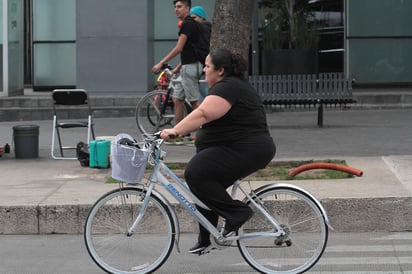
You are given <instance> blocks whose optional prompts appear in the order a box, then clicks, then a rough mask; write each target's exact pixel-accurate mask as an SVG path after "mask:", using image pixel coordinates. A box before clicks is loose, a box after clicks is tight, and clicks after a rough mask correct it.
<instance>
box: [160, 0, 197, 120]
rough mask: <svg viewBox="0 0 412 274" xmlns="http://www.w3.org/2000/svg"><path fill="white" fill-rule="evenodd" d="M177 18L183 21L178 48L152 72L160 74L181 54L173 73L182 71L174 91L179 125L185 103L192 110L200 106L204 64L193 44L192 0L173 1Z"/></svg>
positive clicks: (176, 117)
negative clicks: (200, 86)
mask: <svg viewBox="0 0 412 274" xmlns="http://www.w3.org/2000/svg"><path fill="white" fill-rule="evenodd" d="M173 4H174V9H175V13H176V17H177V18H178V19H179V20H181V21H182V25H181V27H180V29H179V33H178V34H179V38H178V41H177V43H176V46H175V47H174V48H173V49H172V50H171V51H170V52H169V53H168V54H167V55H166V56H165V57H164V58H163V59H162V60H161V61H160V62H159V63H157V64H156V65H154V66H153V68H152V72H153V73H155V72H158V71H159V70H160V69H161V67H162V65H163V64H166V63H167V62H169V61H170V60H171V59H173V58H174V57H176V56H177V55H178V54H180V65H179V66H177V67H176V68H175V69H174V70H173V72H174V73H176V72H178V71H179V70H180V75H181V78H182V83H181V85H176V87H177V88H176V89H175V90H174V91H173V96H172V97H173V103H174V106H175V108H174V109H175V120H176V124H177V123H179V122H180V121H181V120H182V119H183V117H184V101H185V99H187V100H188V101H189V102H190V104H191V105H192V108H193V109H195V108H197V107H198V106H199V105H200V101H199V96H200V92H199V83H198V81H199V77H200V75H201V73H202V69H203V67H202V64H201V62H199V60H197V59H198V58H196V55H195V52H194V49H193V46H192V45H193V43H195V42H196V39H198V34H197V31H198V29H197V27H196V22H194V21H193V20H192V19H191V18H190V13H189V12H190V8H191V5H192V3H191V0H175V1H173Z"/></svg>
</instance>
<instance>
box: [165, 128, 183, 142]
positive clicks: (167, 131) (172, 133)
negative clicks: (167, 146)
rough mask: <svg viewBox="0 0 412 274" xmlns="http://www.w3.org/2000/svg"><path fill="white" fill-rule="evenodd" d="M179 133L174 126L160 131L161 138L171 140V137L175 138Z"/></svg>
mask: <svg viewBox="0 0 412 274" xmlns="http://www.w3.org/2000/svg"><path fill="white" fill-rule="evenodd" d="M178 135H179V134H178V133H177V132H176V130H175V129H174V128H166V129H164V130H162V132H161V133H160V138H162V139H163V140H169V139H170V138H175V137H176V136H178Z"/></svg>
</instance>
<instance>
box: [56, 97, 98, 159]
mask: <svg viewBox="0 0 412 274" xmlns="http://www.w3.org/2000/svg"><path fill="white" fill-rule="evenodd" d="M52 99H53V136H52V145H51V156H52V157H53V159H67V160H77V157H73V156H66V157H65V156H64V153H63V152H64V151H65V150H75V149H76V145H77V143H76V144H74V145H72V146H63V144H62V138H61V134H60V129H70V128H87V144H89V143H90V138H91V136H92V137H93V139H95V135H94V129H93V121H92V116H93V115H92V110H91V107H90V101H89V96H88V95H87V92H86V91H85V90H84V89H55V90H53V93H52ZM71 113H75V115H76V116H75V117H76V118H78V117H79V116H83V117H84V118H83V120H82V121H73V120H70V121H68V119H72V116H73V115H71ZM79 114H80V115H79ZM86 117H87V120H86ZM61 119H65V120H66V121H60V120H61ZM81 119H82V118H81ZM62 132H64V130H62ZM56 136H57V140H58V144H59V146H58V149H59V150H60V156H57V155H56V154H55V151H56V150H57V147H56Z"/></svg>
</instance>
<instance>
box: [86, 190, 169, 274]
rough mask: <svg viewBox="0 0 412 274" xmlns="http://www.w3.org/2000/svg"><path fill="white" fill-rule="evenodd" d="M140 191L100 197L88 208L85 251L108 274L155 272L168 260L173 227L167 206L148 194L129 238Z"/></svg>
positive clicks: (108, 194)
mask: <svg viewBox="0 0 412 274" xmlns="http://www.w3.org/2000/svg"><path fill="white" fill-rule="evenodd" d="M144 195H145V192H144V191H143V189H142V188H138V187H137V188H135V187H126V188H121V189H115V190H113V191H111V192H108V193H106V194H105V195H103V196H102V197H101V198H100V199H99V200H98V201H97V202H96V203H95V204H94V205H93V206H92V208H91V209H90V212H89V214H88V216H87V219H86V223H85V228H84V240H85V244H86V247H87V251H88V252H89V254H90V256H91V257H92V259H93V261H94V262H95V263H96V264H97V265H98V266H99V267H100V268H101V269H103V270H104V271H106V272H108V273H128V274H132V273H133V274H140V273H149V272H153V271H155V270H156V269H158V268H159V267H160V266H161V265H162V264H163V263H164V262H165V261H166V260H167V258H168V257H169V255H170V253H171V251H172V249H173V244H174V241H175V226H174V221H173V218H172V215H171V213H170V211H169V209H168V207H167V206H166V205H165V204H164V203H163V202H162V201H161V200H160V199H159V198H158V197H156V196H154V195H151V196H150V201H149V205H148V208H147V209H146V212H145V214H144V215H143V218H142V219H141V221H140V222H139V224H138V225H137V227H136V230H135V231H134V233H133V234H132V235H128V229H129V228H130V225H131V224H132V223H133V221H134V220H135V218H136V216H137V214H138V213H139V210H140V207H141V205H142V197H144Z"/></svg>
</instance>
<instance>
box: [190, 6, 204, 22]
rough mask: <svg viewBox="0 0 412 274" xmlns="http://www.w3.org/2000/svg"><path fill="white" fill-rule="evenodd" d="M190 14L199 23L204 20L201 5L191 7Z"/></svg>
mask: <svg viewBox="0 0 412 274" xmlns="http://www.w3.org/2000/svg"><path fill="white" fill-rule="evenodd" d="M190 16H191V17H192V18H193V19H194V20H196V21H198V22H200V23H204V22H206V11H205V9H204V8H203V7H201V6H194V7H193V8H191V9H190Z"/></svg>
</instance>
